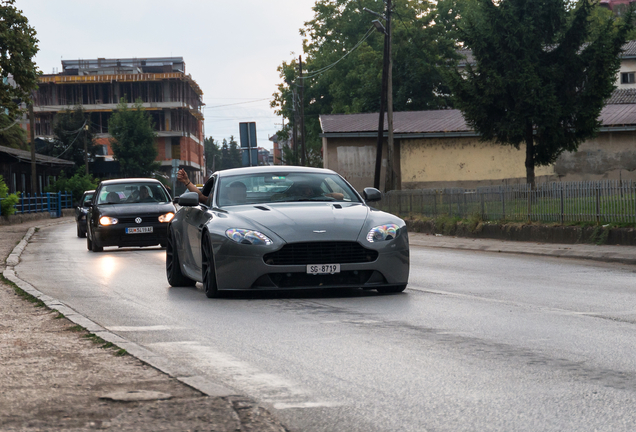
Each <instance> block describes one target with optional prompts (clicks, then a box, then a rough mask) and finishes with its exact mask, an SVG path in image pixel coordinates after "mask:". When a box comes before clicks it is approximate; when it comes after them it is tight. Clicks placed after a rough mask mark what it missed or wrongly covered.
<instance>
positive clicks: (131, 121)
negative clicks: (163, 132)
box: [108, 98, 161, 177]
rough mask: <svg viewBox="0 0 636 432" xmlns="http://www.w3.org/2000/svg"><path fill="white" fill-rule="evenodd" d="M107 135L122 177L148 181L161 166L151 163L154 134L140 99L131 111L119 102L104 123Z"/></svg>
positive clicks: (121, 101)
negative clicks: (109, 136)
mask: <svg viewBox="0 0 636 432" xmlns="http://www.w3.org/2000/svg"><path fill="white" fill-rule="evenodd" d="M108 133H109V134H110V135H111V136H112V137H113V138H112V139H111V147H112V149H113V155H114V157H115V160H117V161H119V169H120V172H121V174H122V176H123V177H150V176H151V175H152V174H153V172H154V171H156V170H158V169H159V167H160V166H161V164H160V163H159V162H156V161H155V160H156V159H157V155H158V152H157V148H156V146H155V138H156V137H157V133H156V132H155V130H154V128H153V123H152V117H151V116H150V114H148V113H147V112H146V111H145V110H144V107H143V103H142V101H141V99H137V101H136V102H135V105H134V107H133V108H132V109H131V108H128V104H127V103H126V101H125V99H124V98H121V100H120V102H119V104H118V105H117V110H116V111H115V112H114V113H113V115H112V116H111V118H110V120H109V121H108Z"/></svg>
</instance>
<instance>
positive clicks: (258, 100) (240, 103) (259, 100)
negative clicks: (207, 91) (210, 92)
mask: <svg viewBox="0 0 636 432" xmlns="http://www.w3.org/2000/svg"><path fill="white" fill-rule="evenodd" d="M271 99H273V98H271V97H269V98H264V99H256V100H253V101H249V102H237V103H232V104H225V105H215V106H206V107H203V109H204V110H205V109H209V108H221V107H226V106H232V105H244V104H248V103H254V102H262V101H266V100H271Z"/></svg>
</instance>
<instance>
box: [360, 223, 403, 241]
mask: <svg viewBox="0 0 636 432" xmlns="http://www.w3.org/2000/svg"><path fill="white" fill-rule="evenodd" d="M399 231H400V227H399V226H397V225H396V224H386V225H380V226H377V227H375V228H371V230H370V231H369V233H368V234H367V241H368V242H370V243H373V242H379V241H385V240H393V239H394V238H395V237H397V235H398V232H399Z"/></svg>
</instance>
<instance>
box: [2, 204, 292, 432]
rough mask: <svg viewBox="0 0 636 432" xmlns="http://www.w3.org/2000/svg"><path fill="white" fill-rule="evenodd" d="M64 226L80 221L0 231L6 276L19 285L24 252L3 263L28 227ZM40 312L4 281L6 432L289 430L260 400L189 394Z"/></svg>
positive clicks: (54, 316)
mask: <svg viewBox="0 0 636 432" xmlns="http://www.w3.org/2000/svg"><path fill="white" fill-rule="evenodd" d="M60 223H74V219H73V218H72V217H65V218H61V219H45V220H36V221H29V222H25V223H23V224H17V225H0V272H2V273H4V276H6V277H11V278H12V279H14V278H15V275H14V272H13V266H12V265H11V264H12V263H13V264H15V262H16V260H17V259H19V257H18V254H12V255H11V257H10V258H9V260H8V261H9V262H8V263H7V265H5V260H7V258H8V257H9V255H10V254H11V252H12V251H13V250H14V248H16V246H18V245H19V247H18V248H17V249H18V250H20V249H23V246H24V245H25V244H24V243H22V244H20V243H21V241H22V239H23V238H24V236H25V234H26V233H27V231H28V230H29V229H30V228H33V227H44V226H48V225H51V224H60ZM14 280H17V279H14ZM18 282H19V281H18ZM20 286H21V287H22V286H25V288H26V286H28V284H23V283H20ZM27 289H29V288H27ZM31 289H32V288H31ZM42 299H43V300H45V298H44V297H43V298H42ZM47 303H48V304H49V305H51V304H53V305H57V307H58V309H59V310H64V314H65V316H68V317H71V318H73V319H74V321H75V323H78V322H83V321H82V319H83V320H84V321H86V323H87V324H86V325H84V324H83V327H85V328H87V326H90V321H88V320H86V319H85V318H83V317H81V315H78V314H75V313H74V311H72V310H70V309H69V308H66V307H65V306H64V305H61V304H60V303H56V302H55V300H54V299H50V298H49V299H47ZM41 306H43V303H42V302H40V303H39V304H34V303H30V302H28V301H25V300H24V299H22V298H20V296H19V295H18V294H16V291H15V289H14V286H12V284H11V283H9V282H7V279H4V278H3V279H0V430H2V431H14V430H15V431H17V430H19V431H88V430H113V431H114V430H117V431H120V430H121V431H187V430H192V431H194V430H198V431H227V432H230V431H254V432H256V431H259V432H261V431H267V432H269V431H272V432H274V431H277V432H278V431H280V432H282V431H285V430H286V429H285V428H284V427H283V426H282V425H280V423H279V422H278V421H276V419H274V418H273V417H272V415H271V414H270V413H269V412H267V411H266V410H265V409H263V408H262V407H260V406H258V404H257V403H256V402H255V401H253V400H251V399H249V398H246V397H244V396H239V395H233V394H231V392H229V391H228V390H227V389H226V392H225V394H221V393H223V392H222V391H219V389H222V388H221V387H220V386H216V387H215V386H214V385H209V383H208V385H207V388H212V389H213V390H214V391H211V392H208V394H210V393H214V392H215V391H216V393H219V394H217V395H215V396H208V394H205V393H204V392H202V391H198V390H196V389H195V387H196V388H206V385H205V384H204V385H201V383H197V384H199V385H195V387H191V386H189V385H186V384H184V382H183V381H185V380H186V379H183V378H182V380H183V381H179V380H177V379H175V378H173V377H171V376H170V375H168V374H166V373H163V372H160V371H159V370H157V369H156V368H154V367H151V366H149V365H148V364H146V363H144V362H142V361H140V360H138V359H137V358H135V357H133V356H131V355H126V354H124V355H121V354H123V353H121V352H120V351H119V348H116V347H113V346H112V345H110V344H108V343H107V342H106V341H105V340H101V339H99V338H96V337H95V336H94V335H93V336H91V335H90V334H89V333H88V332H87V331H85V330H82V329H81V328H80V327H78V326H77V325H75V323H74V322H71V321H70V320H69V319H67V318H65V317H62V315H61V314H59V313H58V312H57V311H52V310H50V309H48V308H46V307H41ZM91 331H93V332H96V330H94V329H91ZM100 334H101V333H100ZM87 336H89V337H87ZM121 340H122V341H123V339H121ZM121 346H123V347H126V348H128V349H130V350H133V347H134V344H131V343H129V342H125V341H124V342H123V343H121ZM156 360H157V361H160V359H156ZM190 378H196V377H190Z"/></svg>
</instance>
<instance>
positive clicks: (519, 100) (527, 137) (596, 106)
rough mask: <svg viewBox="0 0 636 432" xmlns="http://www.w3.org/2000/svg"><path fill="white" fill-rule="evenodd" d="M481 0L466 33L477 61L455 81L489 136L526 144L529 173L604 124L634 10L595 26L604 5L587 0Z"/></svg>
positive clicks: (462, 104)
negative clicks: (594, 17)
mask: <svg viewBox="0 0 636 432" xmlns="http://www.w3.org/2000/svg"><path fill="white" fill-rule="evenodd" d="M569 5H570V6H571V5H572V4H571V3H568V2H564V1H563V0H500V1H499V2H497V3H496V4H495V3H493V2H492V1H491V0H475V1H474V2H473V3H472V7H471V8H469V9H468V10H467V11H466V14H465V15H464V17H463V18H462V20H461V22H460V23H459V34H460V36H461V39H462V40H463V41H464V43H465V46H466V47H468V48H470V49H471V50H472V54H473V56H474V58H475V62H476V65H475V66H474V67H473V66H471V65H468V66H467V67H466V70H465V71H460V70H457V69H455V70H453V71H452V72H451V73H450V74H449V83H450V85H451V88H452V90H453V92H454V95H455V98H456V104H457V106H458V108H459V109H460V110H461V111H462V112H463V114H464V117H465V119H466V121H467V122H468V124H469V125H470V126H471V127H473V128H474V130H475V131H477V132H478V133H479V134H480V135H481V138H482V139H483V140H485V141H494V142H496V143H499V144H504V145H512V146H514V147H515V148H517V149H519V148H520V145H521V144H525V147H526V162H525V166H526V179H527V182H528V183H530V184H531V185H532V186H533V187H534V185H535V175H534V170H535V166H541V165H549V164H551V163H554V162H555V160H556V159H557V158H558V157H559V155H560V154H561V153H563V152H564V151H570V152H572V151H576V150H577V148H578V145H579V144H580V143H581V142H582V141H584V140H585V139H587V138H589V137H591V136H593V135H594V134H595V132H596V131H597V130H598V128H599V126H600V123H599V120H598V117H599V114H600V112H601V109H602V108H603V106H604V103H605V100H606V99H607V98H609V97H610V96H611V94H612V91H613V90H614V88H615V84H614V82H615V77H616V73H617V71H618V68H619V66H620V59H619V53H620V50H621V46H622V45H623V44H624V43H625V38H626V34H627V32H628V31H629V30H631V27H632V24H631V22H632V11H631V9H630V12H629V13H628V14H627V15H625V16H624V19H623V20H622V21H621V23H620V24H619V25H614V18H612V17H607V18H606V19H605V22H604V23H603V25H602V26H600V27H599V30H598V31H591V28H590V27H591V20H590V14H591V13H592V12H593V10H594V8H595V7H598V6H596V5H595V4H594V5H593V4H592V3H591V2H590V0H579V1H578V3H576V4H575V7H569Z"/></svg>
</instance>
